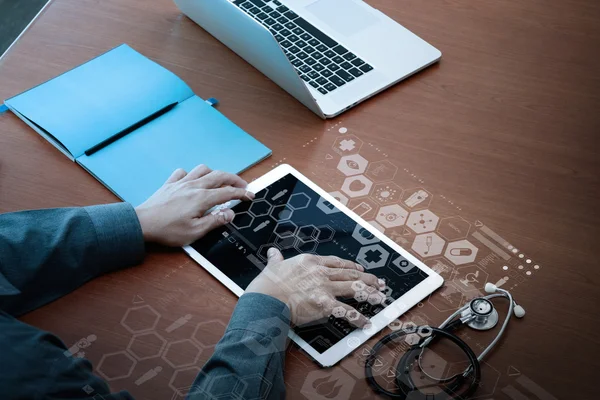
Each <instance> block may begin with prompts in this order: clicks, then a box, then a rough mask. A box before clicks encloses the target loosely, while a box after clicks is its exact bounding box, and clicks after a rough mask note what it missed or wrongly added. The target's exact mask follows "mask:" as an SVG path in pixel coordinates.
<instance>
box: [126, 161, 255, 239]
mask: <svg viewBox="0 0 600 400" xmlns="http://www.w3.org/2000/svg"><path fill="white" fill-rule="evenodd" d="M247 185H248V184H247V183H246V181H244V180H243V179H242V178H240V177H239V176H237V175H233V174H229V173H226V172H222V171H211V170H210V169H209V168H208V167H207V166H205V165H199V166H197V167H196V168H194V169H193V170H192V171H190V172H189V173H186V172H185V171H184V170H182V169H178V170H176V171H175V172H173V174H171V176H170V177H169V179H167V181H166V182H165V184H164V185H163V186H162V187H161V188H160V189H158V191H157V192H156V193H154V194H153V195H152V196H151V197H150V198H149V199H148V200H146V201H145V202H144V203H143V204H141V205H140V206H138V207H136V209H135V212H136V213H137V216H138V219H139V221H140V225H141V227H142V232H143V234H144V240H146V241H151V242H158V243H161V244H165V245H168V246H184V245H187V244H190V243H192V242H194V241H196V240H198V239H200V238H201V237H202V236H204V235H205V234H206V233H207V232H209V231H211V230H212V229H214V228H216V227H218V226H220V225H224V224H226V223H228V222H230V221H231V220H232V219H233V217H234V213H233V211H232V210H230V209H223V210H220V211H219V212H217V213H214V214H210V215H206V216H204V213H206V211H208V210H209V209H211V208H212V207H214V206H216V205H219V204H223V203H226V202H228V201H231V200H252V199H254V194H253V193H250V192H248V191H246V189H245V188H246V186H247Z"/></svg>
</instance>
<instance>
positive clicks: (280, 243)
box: [275, 236, 296, 250]
mask: <svg viewBox="0 0 600 400" xmlns="http://www.w3.org/2000/svg"><path fill="white" fill-rule="evenodd" d="M275 244H276V245H277V247H278V248H279V249H281V250H287V249H291V248H292V247H294V245H295V244H296V237H294V236H288V237H283V238H282V237H276V238H275Z"/></svg>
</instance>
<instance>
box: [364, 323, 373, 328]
mask: <svg viewBox="0 0 600 400" xmlns="http://www.w3.org/2000/svg"><path fill="white" fill-rule="evenodd" d="M372 327H373V324H372V323H370V322H367V323H366V324H365V326H363V329H364V330H369V329H371V328H372Z"/></svg>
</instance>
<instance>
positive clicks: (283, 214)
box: [192, 174, 427, 353]
mask: <svg viewBox="0 0 600 400" xmlns="http://www.w3.org/2000/svg"><path fill="white" fill-rule="evenodd" d="M232 209H233V211H234V212H235V213H236V215H235V218H234V220H233V221H232V222H231V223H229V224H227V225H225V226H223V227H220V228H218V229H215V230H213V231H212V232H210V233H209V234H208V235H207V236H205V237H203V238H202V240H200V241H198V242H196V243H194V244H192V247H193V248H194V249H195V250H196V251H198V252H199V253H200V254H202V255H203V256H204V257H205V258H206V259H207V260H209V261H210V262H211V263H212V264H213V265H215V266H216V267H217V268H219V270H221V271H222V272H223V273H224V274H225V275H227V276H228V277H229V278H230V279H231V280H232V281H233V282H235V283H236V284H237V285H238V286H239V287H241V288H242V289H245V288H246V287H247V286H248V285H249V284H250V282H251V281H252V280H253V279H254V278H255V277H256V276H257V275H258V274H259V273H260V271H261V270H262V269H263V268H264V267H265V265H266V264H267V251H268V249H269V248H271V247H276V248H278V249H279V250H280V251H281V252H282V254H283V256H284V257H285V258H286V259H287V258H291V257H294V256H296V255H299V254H304V253H312V254H318V255H322V256H327V255H329V256H337V257H340V258H343V259H347V260H352V261H356V262H358V263H359V264H361V265H363V266H364V267H365V270H366V271H367V272H369V273H371V274H374V275H376V276H377V277H379V278H381V279H384V280H385V281H386V283H387V286H388V288H387V289H386V291H385V292H384V294H385V296H386V298H385V301H383V303H377V302H375V301H370V300H371V299H369V297H368V293H367V292H365V291H362V293H359V292H357V295H356V296H355V297H354V298H348V299H340V300H341V301H343V302H344V303H346V304H349V305H351V306H353V307H354V308H356V309H357V310H358V311H359V312H361V313H362V314H364V315H365V316H367V317H369V318H370V317H372V316H374V315H375V314H377V313H379V312H380V311H382V310H383V309H384V308H385V307H386V306H387V305H389V304H391V303H392V302H393V301H394V300H395V299H397V298H399V297H401V296H402V295H403V294H405V293H406V292H408V291H409V290H410V289H412V288H413V287H415V286H416V285H417V284H419V283H420V282H421V281H423V280H424V279H426V278H427V274H426V273H425V272H423V271H422V270H420V269H419V268H418V267H416V266H415V265H414V264H412V263H410V262H409V261H408V260H406V259H405V258H404V257H402V256H401V255H400V254H398V253H397V252H396V251H394V250H393V249H392V248H390V247H389V246H387V245H386V244H385V243H383V242H381V241H380V240H379V239H378V238H376V237H375V236H374V235H373V234H371V233H370V232H369V231H368V230H366V229H364V228H363V227H362V226H361V225H359V224H357V223H356V222H355V221H354V220H352V219H351V218H350V217H348V216H346V215H345V214H344V213H343V212H341V211H339V210H338V209H337V208H335V207H334V206H333V205H332V204H331V203H329V202H328V201H327V200H325V199H324V198H322V197H321V196H319V195H318V194H317V193H315V192H314V191H313V190H312V189H310V188H309V187H308V186H306V185H305V184H304V183H302V182H301V181H299V180H298V179H297V178H296V177H294V176H293V175H291V174H288V175H286V176H284V177H283V178H281V179H280V180H279V181H277V182H275V183H273V184H272V185H270V186H268V187H267V188H265V189H263V190H261V191H260V192H258V193H256V198H255V199H254V200H253V201H252V202H242V203H240V204H238V205H236V206H235V207H233V208H232ZM383 217H385V218H388V219H389V218H394V215H386V216H383ZM353 330H354V328H353V327H352V326H351V324H350V322H349V320H348V317H347V316H346V317H344V316H335V315H332V316H330V317H329V318H328V319H325V320H322V321H318V322H317V323H313V324H310V325H307V326H300V327H295V328H294V331H295V332H296V333H297V334H298V335H299V336H300V337H301V338H302V339H304V340H305V341H306V342H307V343H309V344H310V345H311V346H312V347H313V348H314V349H315V350H317V351H318V352H319V353H323V352H324V351H326V350H328V349H329V348H330V347H331V346H333V345H334V344H336V343H337V342H339V341H340V340H341V339H342V338H344V337H345V336H346V335H348V334H349V333H350V332H352V331H353Z"/></svg>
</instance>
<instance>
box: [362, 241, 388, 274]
mask: <svg viewBox="0 0 600 400" xmlns="http://www.w3.org/2000/svg"><path fill="white" fill-rule="evenodd" d="M389 257H390V252H389V251H387V250H386V249H384V248H383V247H382V246H381V245H380V244H372V245H370V246H365V247H362V248H361V249H360V250H359V251H358V255H357V256H356V261H357V262H358V263H359V264H360V265H362V266H363V267H365V269H374V268H381V267H383V266H385V264H386V263H387V260H388V258H389Z"/></svg>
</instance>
